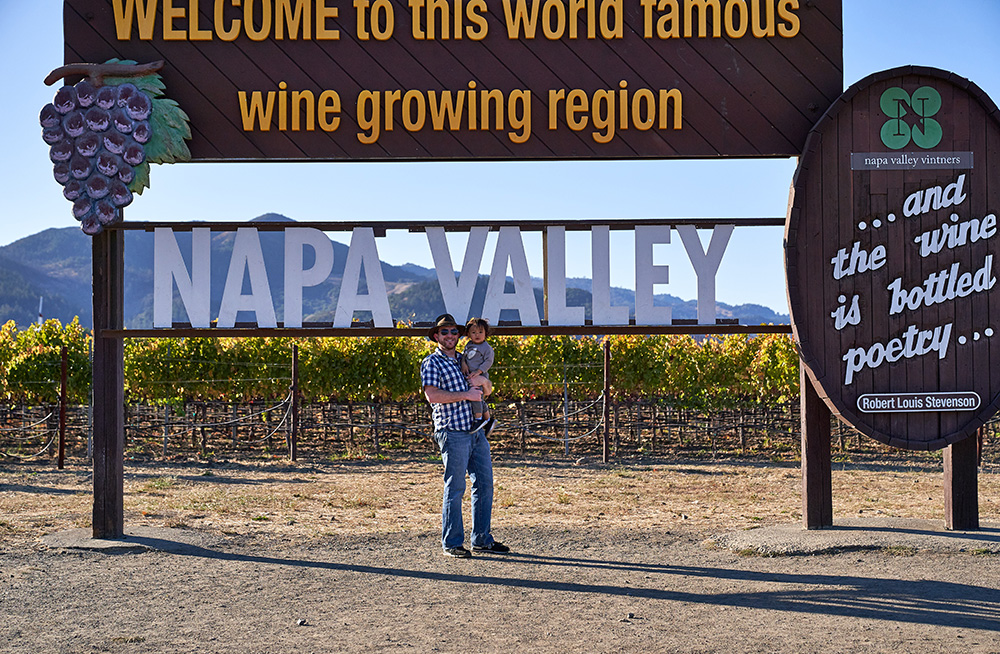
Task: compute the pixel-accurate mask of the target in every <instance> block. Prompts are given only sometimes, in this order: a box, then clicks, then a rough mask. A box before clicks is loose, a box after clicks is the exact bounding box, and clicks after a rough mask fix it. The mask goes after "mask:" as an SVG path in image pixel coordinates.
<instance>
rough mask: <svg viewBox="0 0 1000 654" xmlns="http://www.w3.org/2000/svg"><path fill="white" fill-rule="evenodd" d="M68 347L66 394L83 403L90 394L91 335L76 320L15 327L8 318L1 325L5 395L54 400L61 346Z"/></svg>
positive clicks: (31, 401) (0, 360)
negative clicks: (21, 327) (20, 328)
mask: <svg viewBox="0 0 1000 654" xmlns="http://www.w3.org/2000/svg"><path fill="white" fill-rule="evenodd" d="M64 345H65V346H66V350H67V368H66V381H67V384H66V386H67V389H66V393H67V398H68V400H69V401H70V402H73V403H76V404H85V403H86V402H87V401H88V398H89V395H90V377H91V373H90V348H91V337H90V334H89V333H88V332H86V331H85V330H84V329H83V327H81V326H80V323H79V321H78V320H75V319H74V320H73V322H71V323H69V324H68V325H65V326H64V325H62V324H61V323H60V322H59V321H58V320H55V319H52V320H46V321H45V322H44V323H42V324H41V325H39V324H35V323H33V324H31V325H29V326H28V328H27V329H24V330H23V331H17V328H16V327H15V325H14V323H13V322H12V321H11V322H8V323H7V324H5V325H4V326H3V328H2V329H0V370H2V372H3V382H2V384H3V385H2V387H0V388H2V391H3V396H4V399H6V400H8V401H13V402H23V403H28V404H34V403H40V402H57V401H58V400H59V380H60V375H61V370H62V347H63V346H64Z"/></svg>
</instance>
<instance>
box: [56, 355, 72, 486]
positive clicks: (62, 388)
mask: <svg viewBox="0 0 1000 654" xmlns="http://www.w3.org/2000/svg"><path fill="white" fill-rule="evenodd" d="M59 356H60V358H61V360H62V365H61V366H60V371H59V459H58V462H57V464H56V465H57V467H58V468H59V469H60V470H62V469H63V468H64V467H65V466H66V378H67V376H68V375H67V372H68V368H69V349H68V348H67V347H66V346H65V345H63V346H62V351H61V352H60V353H59Z"/></svg>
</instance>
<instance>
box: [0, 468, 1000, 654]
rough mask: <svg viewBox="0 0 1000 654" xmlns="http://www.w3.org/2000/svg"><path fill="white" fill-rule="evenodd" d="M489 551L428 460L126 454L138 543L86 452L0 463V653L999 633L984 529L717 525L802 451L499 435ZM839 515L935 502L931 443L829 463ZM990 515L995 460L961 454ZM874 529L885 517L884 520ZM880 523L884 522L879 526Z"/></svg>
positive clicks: (687, 644)
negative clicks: (524, 444)
mask: <svg viewBox="0 0 1000 654" xmlns="http://www.w3.org/2000/svg"><path fill="white" fill-rule="evenodd" d="M495 468H496V469H495V477H496V497H495V507H494V520H493V523H494V535H495V536H496V537H497V539H498V540H501V541H503V542H505V543H507V544H508V545H510V546H511V547H512V549H513V553H512V554H510V555H506V556H501V555H481V554H477V555H476V556H475V557H473V558H472V559H469V560H455V559H449V558H445V557H443V556H442V555H441V548H440V502H441V498H440V493H441V480H440V464H439V462H437V461H435V460H433V459H424V458H420V457H413V456H411V457H398V458H393V459H391V460H382V461H339V462H331V461H311V462H299V463H297V464H294V465H290V464H288V463H287V462H282V461H272V462H267V461H242V462H225V461H214V462H199V461H189V462H130V463H129V464H128V465H127V466H126V484H125V492H126V496H125V523H126V528H148V529H154V530H160V531H159V532H157V533H167V534H171V533H172V534H181V535H183V537H182V538H181V537H178V538H172V537H168V538H166V539H165V540H164V541H163V543H162V545H163V547H159V548H157V549H154V550H151V551H139V552H136V551H120V550H111V551H108V550H105V551H93V550H86V549H85V550H77V549H67V548H63V547H53V546H49V545H46V544H45V543H46V542H47V541H48V542H50V543H51V542H52V541H51V537H52V535H53V534H60V533H64V532H68V531H70V530H73V529H79V528H89V523H90V517H89V516H90V511H91V500H92V498H91V492H92V483H93V482H92V478H91V475H90V471H89V469H88V468H87V467H86V466H85V465H83V462H80V463H77V464H71V465H70V466H69V467H68V468H67V469H66V470H64V471H56V470H54V469H53V468H52V466H50V465H48V464H41V463H39V464H26V463H2V464H0V615H2V616H3V619H2V620H0V642H2V643H4V647H3V649H4V651H9V652H31V653H32V654H35V653H37V652H67V653H68V652H130V653H131V652H361V651H365V652H370V651H376V652H380V651H393V652H395V651H409V652H521V651H523V652H540V653H548V652H649V651H654V652H719V651H726V652H727V653H731V654H737V653H741V652H824V653H836V652H894V653H898V652H944V651H949V652H950V651H954V650H961V651H963V652H977V653H978V652H1000V554H998V553H997V552H1000V530H997V529H993V528H991V529H987V530H986V531H985V532H984V537H985V538H986V541H987V542H989V543H994V544H995V545H996V547H983V548H976V549H969V550H965V551H960V550H956V549H953V548H952V549H935V548H933V547H932V548H929V549H922V548H920V547H913V546H909V545H907V546H894V545H892V544H891V538H890V541H889V542H890V544H889V545H887V546H879V547H870V548H860V549H859V548H845V549H843V550H834V551H831V552H826V553H822V554H814V555H798V556H761V555H759V554H756V553H754V552H753V551H747V550H741V551H731V550H729V549H725V548H722V547H719V546H717V545H713V544H712V542H713V541H712V540H710V539H711V538H712V537H713V536H717V535H720V534H727V533H732V532H741V531H743V530H749V529H768V528H771V527H774V526H777V525H796V524H798V523H799V522H800V520H801V514H800V502H801V500H800V496H799V488H800V471H799V468H798V466H797V464H794V463H774V462H770V461H764V460H761V461H752V460H722V461H705V460H677V459H667V460H642V461H630V462H618V463H612V464H601V463H600V462H599V461H594V460H583V461H573V460H559V459H556V458H546V459H520V458H511V457H497V460H496V461H495ZM833 483H834V502H835V504H834V511H835V523H836V522H837V520H838V518H843V517H850V518H851V519H852V520H856V519H864V518H871V519H873V520H875V519H886V518H925V519H930V520H938V521H943V515H944V506H943V504H944V497H943V491H942V487H941V486H942V476H941V469H940V464H936V463H934V462H933V461H916V462H914V461H911V460H900V461H894V462H893V461H890V462H886V461H878V462H864V461H860V462H859V461H855V462H850V463H838V464H836V465H835V470H834V475H833ZM979 488H980V516H981V519H982V520H983V521H984V522H985V523H991V524H992V523H997V522H1000V469H997V468H995V467H993V468H990V467H987V468H984V469H981V471H980V484H979ZM890 531H891V530H890ZM890 536H891V534H890Z"/></svg>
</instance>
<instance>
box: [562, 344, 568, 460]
mask: <svg viewBox="0 0 1000 654" xmlns="http://www.w3.org/2000/svg"><path fill="white" fill-rule="evenodd" d="M563 453H564V454H565V455H566V456H569V383H568V381H567V379H566V359H565V358H564V359H563Z"/></svg>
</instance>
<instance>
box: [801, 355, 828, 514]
mask: <svg viewBox="0 0 1000 654" xmlns="http://www.w3.org/2000/svg"><path fill="white" fill-rule="evenodd" d="M799 403H800V404H799V408H800V410H799V413H800V419H801V421H802V526H803V527H805V528H806V529H824V528H828V527H832V526H833V479H832V475H831V467H832V466H831V459H830V408H829V407H828V406H826V404H825V403H824V402H823V400H821V399H820V397H819V394H818V393H816V389H815V388H814V387H813V385H812V382H810V381H809V376H808V375H807V374H806V370H805V366H800V368H799Z"/></svg>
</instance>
